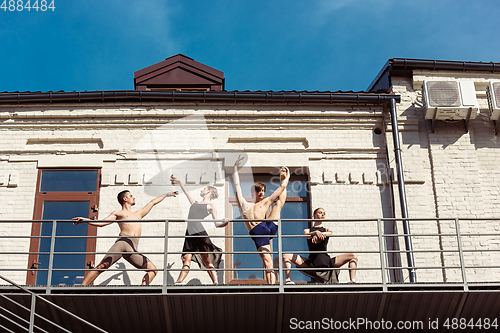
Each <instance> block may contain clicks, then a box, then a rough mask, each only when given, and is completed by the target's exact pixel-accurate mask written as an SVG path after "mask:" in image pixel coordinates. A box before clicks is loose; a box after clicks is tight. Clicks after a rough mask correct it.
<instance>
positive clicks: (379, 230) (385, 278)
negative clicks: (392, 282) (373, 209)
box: [377, 218, 387, 292]
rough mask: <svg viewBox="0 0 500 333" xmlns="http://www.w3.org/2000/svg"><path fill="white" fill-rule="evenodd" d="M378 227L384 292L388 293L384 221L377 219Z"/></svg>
mask: <svg viewBox="0 0 500 333" xmlns="http://www.w3.org/2000/svg"><path fill="white" fill-rule="evenodd" d="M377 227H378V244H379V249H380V268H381V269H382V290H383V291H384V292H385V291H387V277H386V276H385V274H386V267H385V251H384V237H383V236H382V235H383V231H382V230H383V229H382V220H381V219H380V218H379V219H377Z"/></svg>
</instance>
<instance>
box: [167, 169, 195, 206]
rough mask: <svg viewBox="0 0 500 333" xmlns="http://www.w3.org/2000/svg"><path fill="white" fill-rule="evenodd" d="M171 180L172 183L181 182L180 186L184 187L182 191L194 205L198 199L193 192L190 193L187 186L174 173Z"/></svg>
mask: <svg viewBox="0 0 500 333" xmlns="http://www.w3.org/2000/svg"><path fill="white" fill-rule="evenodd" d="M170 181H171V182H172V184H179V186H180V187H181V189H182V192H184V194H185V195H186V197H187V199H188V201H189V204H191V205H192V204H194V203H195V202H196V200H195V199H194V198H193V196H192V195H191V193H189V191H188V189H187V188H186V186H184V184H183V183H182V182H181V181H180V179H179V178H177V177H174V175H172V176H170Z"/></svg>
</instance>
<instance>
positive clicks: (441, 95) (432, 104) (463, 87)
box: [422, 81, 479, 120]
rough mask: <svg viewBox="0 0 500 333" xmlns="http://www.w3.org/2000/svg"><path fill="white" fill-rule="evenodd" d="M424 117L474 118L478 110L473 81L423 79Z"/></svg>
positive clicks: (442, 118)
mask: <svg viewBox="0 0 500 333" xmlns="http://www.w3.org/2000/svg"><path fill="white" fill-rule="evenodd" d="M422 96H423V99H424V103H425V118H426V119H435V120H459V119H465V120H468V119H474V118H476V115H477V114H478V112H479V106H478V104H477V99H476V89H475V88H474V82H473V81H424V86H423V89H422Z"/></svg>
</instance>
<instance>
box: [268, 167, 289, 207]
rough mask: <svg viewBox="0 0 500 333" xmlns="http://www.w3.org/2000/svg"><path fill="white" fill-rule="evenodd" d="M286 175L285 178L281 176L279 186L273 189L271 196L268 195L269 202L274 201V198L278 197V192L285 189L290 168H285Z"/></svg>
mask: <svg viewBox="0 0 500 333" xmlns="http://www.w3.org/2000/svg"><path fill="white" fill-rule="evenodd" d="M285 169H286V176H285V178H283V180H281V184H280V187H278V188H277V189H276V191H274V193H273V194H271V196H269V200H270V201H271V202H275V201H276V199H278V197H279V196H280V194H281V193H282V192H283V191H284V190H285V189H286V187H287V185H288V181H289V180H290V170H288V168H286V167H285Z"/></svg>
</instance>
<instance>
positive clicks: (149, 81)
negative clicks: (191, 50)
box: [134, 54, 224, 91]
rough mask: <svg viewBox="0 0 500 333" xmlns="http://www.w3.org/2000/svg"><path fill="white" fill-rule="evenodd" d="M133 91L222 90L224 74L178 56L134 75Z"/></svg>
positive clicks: (180, 55)
mask: <svg viewBox="0 0 500 333" xmlns="http://www.w3.org/2000/svg"><path fill="white" fill-rule="evenodd" d="M134 88H135V90H156V89H158V90H160V89H176V90H184V89H202V90H214V91H221V90H224V73H223V72H221V71H219V70H216V69H214V68H212V67H209V66H206V65H204V64H202V63H199V62H197V61H195V60H193V59H191V58H189V57H186V56H185V55H182V54H178V55H175V56H173V57H170V58H167V59H165V60H164V61H161V62H159V63H156V64H154V65H151V66H148V67H146V68H143V69H141V70H138V71H136V72H135V73H134Z"/></svg>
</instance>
